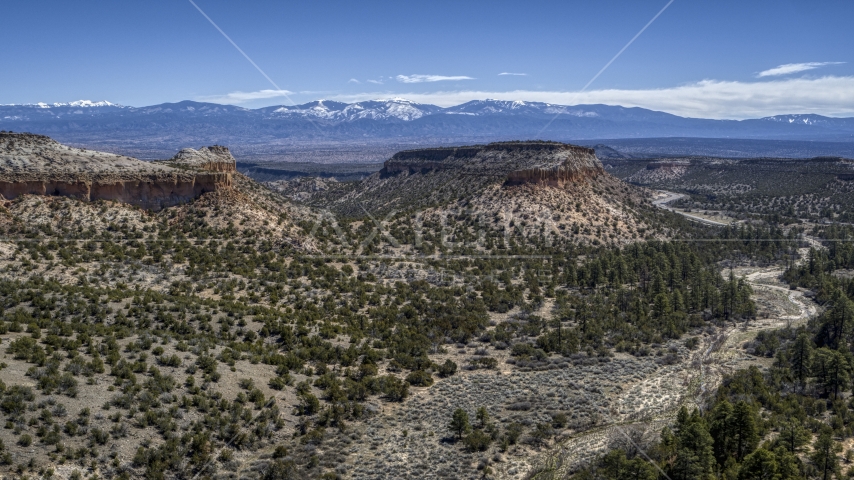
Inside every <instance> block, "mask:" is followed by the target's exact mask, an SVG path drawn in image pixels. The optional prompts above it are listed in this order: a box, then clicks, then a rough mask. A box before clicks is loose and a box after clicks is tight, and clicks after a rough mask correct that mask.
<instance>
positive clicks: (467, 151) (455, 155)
mask: <svg viewBox="0 0 854 480" xmlns="http://www.w3.org/2000/svg"><path fill="white" fill-rule="evenodd" d="M442 170H448V171H453V172H457V173H458V174H459V175H477V176H479V177H484V178H486V177H489V178H495V177H506V184H507V185H521V184H527V183H535V184H544V185H550V186H558V187H559V186H563V185H564V184H566V183H568V182H577V181H582V180H584V179H588V178H595V177H596V176H598V175H599V174H600V173H602V172H604V169H603V167H602V164H601V163H600V162H599V159H597V158H596V155H595V154H594V151H593V149H591V148H585V147H579V146H575V145H568V144H563V143H554V142H503V143H491V144H489V145H479V146H472V147H457V148H431V149H423V150H409V151H405V152H400V153H397V154H396V155H395V156H394V157H392V158H391V159H389V160H388V161H386V162H385V164H384V166H383V169H382V170H381V172H380V174H381V175H382V176H389V175H397V174H400V173H407V174H412V173H429V172H436V171H442Z"/></svg>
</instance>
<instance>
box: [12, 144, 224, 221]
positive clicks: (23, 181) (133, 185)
mask: <svg viewBox="0 0 854 480" xmlns="http://www.w3.org/2000/svg"><path fill="white" fill-rule="evenodd" d="M212 148H213V150H210V149H207V150H206V149H202V151H204V153H202V154H200V155H190V154H189V153H188V154H186V155H185V157H187V158H189V159H191V160H193V161H189V160H186V161H185V163H184V164H182V165H181V166H180V168H179V167H178V166H177V164H179V163H180V161H179V162H172V163H175V164H176V166H173V165H170V162H164V163H153V162H143V161H140V160H137V159H134V158H130V157H124V156H120V155H113V154H109V153H103V152H95V151H91V150H85V149H79V148H72V147H68V146H65V145H62V144H60V143H58V142H55V141H53V140H52V139H50V138H48V137H45V136H41V135H32V134H21V133H5V132H0V195H2V196H3V198H5V199H7V200H11V199H14V198H16V197H19V196H21V195H56V196H66V197H74V198H78V199H80V200H86V201H92V200H101V199H103V200H115V201H119V202H124V203H129V204H132V205H137V206H140V207H142V208H146V209H152V210H159V209H161V208H164V207H169V206H172V205H177V204H180V203H186V202H188V201H190V200H192V199H194V198H196V197H198V196H200V195H202V194H203V193H206V192H212V191H217V190H222V189H227V188H230V187H231V183H232V175H231V172H233V171H234V158H233V157H231V154H230V153H228V149H225V147H212ZM193 152H196V151H195V150H193ZM179 155H181V154H180V153H179ZM226 155H227V157H228V158H231V170H228V160H227V158H225V156H226ZM176 157H177V156H176ZM199 158H201V159H203V160H204V161H202V160H199ZM173 160H174V159H173Z"/></svg>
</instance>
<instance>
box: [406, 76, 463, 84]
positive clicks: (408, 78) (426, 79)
mask: <svg viewBox="0 0 854 480" xmlns="http://www.w3.org/2000/svg"><path fill="white" fill-rule="evenodd" d="M395 78H396V79H397V81H398V82H401V83H424V82H444V81H448V80H474V78H472V77H466V76H463V75H457V76H453V77H446V76H444V75H398V76H397V77H395Z"/></svg>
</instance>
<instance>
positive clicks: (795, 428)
mask: <svg viewBox="0 0 854 480" xmlns="http://www.w3.org/2000/svg"><path fill="white" fill-rule="evenodd" d="M777 438H778V441H779V442H780V444H781V445H782V446H784V447H785V448H786V450H787V451H789V452H790V453H798V451H799V450H800V448H801V447H803V446H804V445H806V444H808V443H809V441H810V438H812V435H810V433H809V431H807V429H806V428H804V427H803V425H801V422H800V421H798V420H791V421H788V422H786V423H784V424H783V425H782V426H781V427H780V436H779V437H777Z"/></svg>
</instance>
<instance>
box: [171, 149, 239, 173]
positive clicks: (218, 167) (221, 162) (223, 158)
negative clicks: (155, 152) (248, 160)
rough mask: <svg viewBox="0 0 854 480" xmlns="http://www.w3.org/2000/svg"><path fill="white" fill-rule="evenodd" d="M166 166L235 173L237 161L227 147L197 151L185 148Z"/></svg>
mask: <svg viewBox="0 0 854 480" xmlns="http://www.w3.org/2000/svg"><path fill="white" fill-rule="evenodd" d="M167 163H168V164H170V165H173V166H176V167H179V168H182V167H183V168H192V169H196V170H208V171H211V172H226V173H234V172H236V171H237V161H236V160H235V159H234V157H233V156H232V155H231V152H229V151H228V147H223V146H221V145H214V146H211V147H203V148H200V149H198V150H193V149H192V148H185V149H183V150H181V151H180V152H178V154H177V155H175V156H174V157H172V158H171V159H170V160H169V161H168V162H167Z"/></svg>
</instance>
